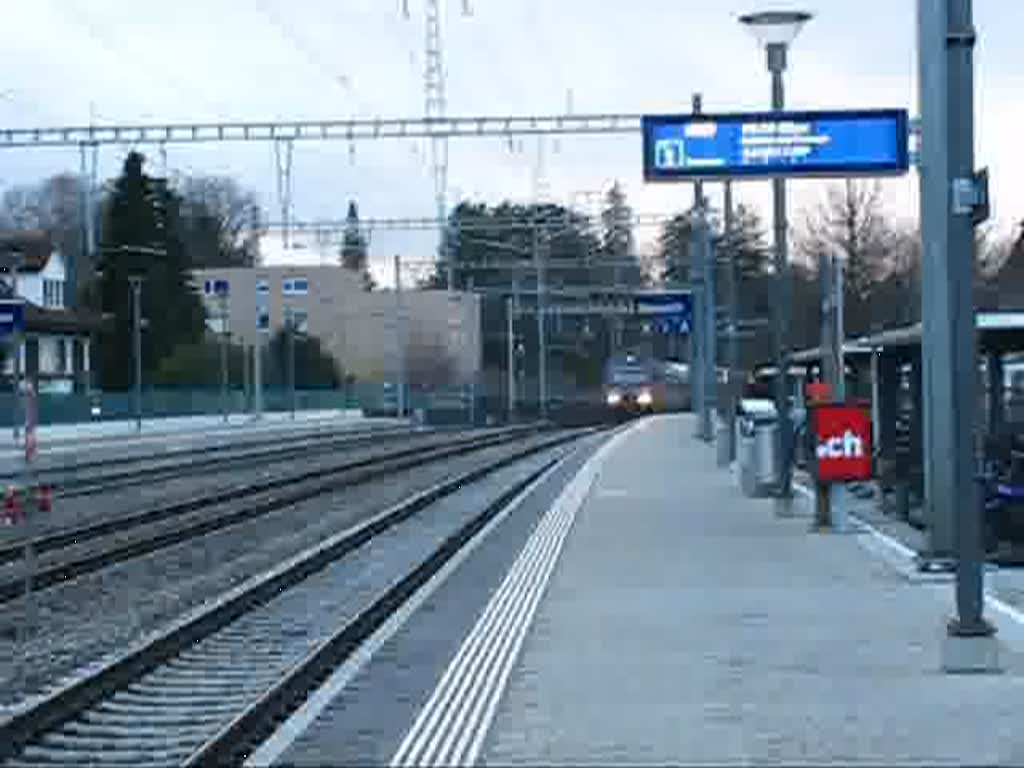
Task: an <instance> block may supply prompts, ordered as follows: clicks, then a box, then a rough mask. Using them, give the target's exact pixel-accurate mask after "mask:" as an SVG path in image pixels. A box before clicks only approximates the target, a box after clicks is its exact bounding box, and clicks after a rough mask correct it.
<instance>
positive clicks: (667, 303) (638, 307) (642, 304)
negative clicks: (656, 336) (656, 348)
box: [633, 292, 693, 333]
mask: <svg viewBox="0 0 1024 768" xmlns="http://www.w3.org/2000/svg"><path fill="white" fill-rule="evenodd" d="M633 314H634V315H637V316H638V317H646V318H648V319H650V320H651V322H652V324H653V326H654V328H655V329H656V330H657V331H658V332H659V333H689V332H690V328H691V326H692V324H693V297H692V295H691V294H690V293H688V292H674V293H650V294H646V295H640V296H636V297H635V298H634V299H633Z"/></svg>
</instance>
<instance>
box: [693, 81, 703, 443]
mask: <svg viewBox="0 0 1024 768" xmlns="http://www.w3.org/2000/svg"><path fill="white" fill-rule="evenodd" d="M702 109H703V98H702V96H701V94H699V93H695V94H693V97H692V99H691V111H692V112H693V114H695V115H699V114H700V113H701V111H702ZM703 199H704V185H703V184H702V183H701V182H699V181H698V182H696V183H695V184H694V185H693V216H692V217H691V219H690V221H691V225H690V264H691V270H692V273H693V274H692V282H693V284H694V286H693V305H694V306H693V329H692V332H691V333H690V349H691V352H690V382H691V389H692V400H693V406H694V412H695V413H696V415H697V423H696V434H695V437H697V438H699V439H701V440H703V439H704V435H705V429H704V417H705V413H706V410H707V408H706V403H707V393H706V392H705V387H706V385H707V376H706V375H705V371H704V366H705V358H706V356H707V354H706V349H707V338H706V334H707V322H706V321H705V308H704V307H705V304H706V302H705V300H704V294H705V271H706V268H707V263H706V261H705V259H704V243H703V239H702V236H701V233H700V229H701V226H700V221H701V209H702V205H701V202H702V201H703Z"/></svg>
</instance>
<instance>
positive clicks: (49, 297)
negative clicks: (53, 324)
mask: <svg viewBox="0 0 1024 768" xmlns="http://www.w3.org/2000/svg"><path fill="white" fill-rule="evenodd" d="M43 306H44V307H52V308H60V307H63V306H64V281H63V280H45V279H44V280H43Z"/></svg>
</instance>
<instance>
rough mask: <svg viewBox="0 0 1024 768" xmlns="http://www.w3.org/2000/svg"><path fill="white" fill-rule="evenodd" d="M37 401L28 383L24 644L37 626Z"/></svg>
mask: <svg viewBox="0 0 1024 768" xmlns="http://www.w3.org/2000/svg"><path fill="white" fill-rule="evenodd" d="M26 379H27V375H26ZM36 403H37V401H36V398H35V389H34V387H33V385H32V382H30V381H26V386H25V451H24V454H23V458H24V463H23V464H22V476H21V488H22V490H23V491H24V497H23V502H24V507H23V508H22V514H23V519H24V521H25V526H26V528H27V531H26V534H25V546H24V548H23V552H22V555H23V558H24V560H25V583H24V593H25V615H24V622H23V623H24V626H23V628H22V634H23V636H24V641H25V642H26V643H27V642H28V641H29V638H30V636H31V633H32V628H33V627H34V626H35V624H36V606H35V601H34V600H33V587H34V582H35V574H36V552H35V546H34V544H33V540H32V539H33V530H32V527H31V526H32V521H31V520H30V519H29V507H30V506H31V500H32V487H33V485H34V482H33V468H32V460H33V458H34V454H35V438H36V412H35V407H36Z"/></svg>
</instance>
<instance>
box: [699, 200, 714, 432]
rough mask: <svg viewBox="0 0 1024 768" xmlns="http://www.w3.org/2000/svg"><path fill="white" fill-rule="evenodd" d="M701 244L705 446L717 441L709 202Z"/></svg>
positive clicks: (703, 215) (702, 212)
mask: <svg viewBox="0 0 1024 768" xmlns="http://www.w3.org/2000/svg"><path fill="white" fill-rule="evenodd" d="M700 241H701V253H702V255H703V259H704V329H705V331H704V338H705V340H706V343H705V345H704V356H703V360H704V409H703V411H702V413H701V433H702V434H701V436H702V437H703V439H704V442H706V443H711V442H713V441H714V439H715V413H716V411H717V410H718V303H717V301H716V300H715V298H716V297H715V283H716V279H715V278H716V275H715V251H714V247H713V246H712V243H711V228H710V227H709V226H708V216H707V200H706V199H704V198H703V197H702V198H701V200H700Z"/></svg>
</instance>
